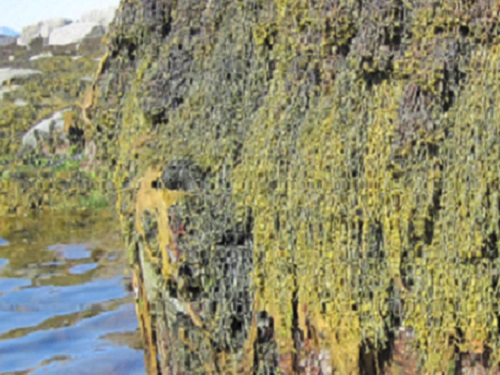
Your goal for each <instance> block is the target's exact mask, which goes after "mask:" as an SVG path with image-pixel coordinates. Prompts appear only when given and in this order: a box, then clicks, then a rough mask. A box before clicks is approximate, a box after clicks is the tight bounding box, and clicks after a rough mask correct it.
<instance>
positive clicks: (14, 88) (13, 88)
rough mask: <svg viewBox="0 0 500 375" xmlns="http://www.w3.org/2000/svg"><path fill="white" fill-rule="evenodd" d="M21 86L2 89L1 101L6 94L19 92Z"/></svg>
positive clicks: (0, 93)
mask: <svg viewBox="0 0 500 375" xmlns="http://www.w3.org/2000/svg"><path fill="white" fill-rule="evenodd" d="M18 88H19V86H17V85H11V86H9V87H0V100H1V99H3V96H4V94H7V93H9V92H12V91H14V90H17V89H18Z"/></svg>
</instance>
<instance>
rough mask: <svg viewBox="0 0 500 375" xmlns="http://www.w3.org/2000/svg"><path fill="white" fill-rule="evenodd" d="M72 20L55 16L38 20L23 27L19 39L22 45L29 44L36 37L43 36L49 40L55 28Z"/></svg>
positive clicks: (18, 42) (19, 43)
mask: <svg viewBox="0 0 500 375" xmlns="http://www.w3.org/2000/svg"><path fill="white" fill-rule="evenodd" d="M69 23H71V20H69V19H66V18H55V19H49V20H45V21H41V22H38V23H36V24H34V25H29V26H26V27H24V28H23V30H22V32H21V36H20V37H19V38H18V40H17V44H18V45H20V46H28V45H29V44H30V43H31V42H32V41H33V40H34V39H36V38H42V39H45V40H47V39H48V38H49V37H50V34H51V33H52V31H53V30H55V29H57V28H60V27H62V26H65V25H68V24H69Z"/></svg>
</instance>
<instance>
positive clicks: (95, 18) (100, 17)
mask: <svg viewBox="0 0 500 375" xmlns="http://www.w3.org/2000/svg"><path fill="white" fill-rule="evenodd" d="M115 13H116V7H108V8H102V9H94V10H91V11H89V12H87V13H84V14H83V15H82V17H81V19H80V21H81V22H95V23H98V24H100V25H101V26H102V27H103V28H104V29H107V28H108V25H109V24H110V23H111V22H112V21H113V19H114V18H115Z"/></svg>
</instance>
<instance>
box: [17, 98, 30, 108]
mask: <svg viewBox="0 0 500 375" xmlns="http://www.w3.org/2000/svg"><path fill="white" fill-rule="evenodd" d="M14 105H15V106H16V107H26V106H27V105H28V102H27V101H26V100H24V99H19V98H17V99H16V100H14Z"/></svg>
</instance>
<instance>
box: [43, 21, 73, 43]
mask: <svg viewBox="0 0 500 375" xmlns="http://www.w3.org/2000/svg"><path fill="white" fill-rule="evenodd" d="M71 22H72V21H71V20H69V19H67V18H55V19H51V20H46V21H43V22H41V24H42V25H41V26H40V36H41V37H42V38H44V39H46V38H49V37H50V34H51V33H52V31H54V30H55V29H58V28H60V27H63V26H66V25H69V24H70V23H71Z"/></svg>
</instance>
